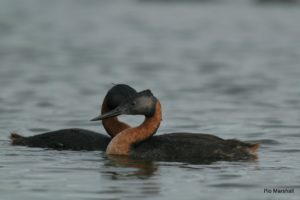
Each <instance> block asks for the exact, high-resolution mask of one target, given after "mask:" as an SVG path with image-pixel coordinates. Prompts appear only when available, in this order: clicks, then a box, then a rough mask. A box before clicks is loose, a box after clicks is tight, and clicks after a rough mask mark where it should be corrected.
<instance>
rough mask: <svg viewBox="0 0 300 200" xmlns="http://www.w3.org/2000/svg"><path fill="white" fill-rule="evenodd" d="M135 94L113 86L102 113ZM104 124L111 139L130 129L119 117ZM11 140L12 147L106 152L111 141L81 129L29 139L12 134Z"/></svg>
mask: <svg viewBox="0 0 300 200" xmlns="http://www.w3.org/2000/svg"><path fill="white" fill-rule="evenodd" d="M134 94H136V91H135V89H133V88H131V87H130V86H128V85H125V84H118V85H115V86H113V87H112V88H111V89H110V90H109V91H108V92H107V94H106V96H105V98H104V100H103V103H102V109H101V113H105V112H108V111H110V110H112V109H114V108H116V107H117V106H118V105H120V104H121V102H122V101H124V100H125V99H126V98H128V97H129V96H131V95H134ZM102 123H103V126H104V128H105V130H106V131H107V133H108V134H109V135H110V136H111V137H114V136H115V135H117V134H118V133H119V132H121V131H122V130H125V129H127V128H129V127H130V126H129V125H127V124H126V123H123V122H121V121H119V120H118V118H117V117H112V118H108V119H106V120H103V121H102ZM10 138H11V143H12V145H19V146H28V147H41V148H50V149H57V150H105V149H106V147H107V145H108V143H109V142H110V140H111V138H110V137H108V136H106V135H103V134H99V133H97V132H94V131H90V130H85V129H79V128H71V129H62V130H57V131H50V132H47V133H42V134H39V135H34V136H29V137H23V136H21V135H18V134H16V133H12V134H11V136H10Z"/></svg>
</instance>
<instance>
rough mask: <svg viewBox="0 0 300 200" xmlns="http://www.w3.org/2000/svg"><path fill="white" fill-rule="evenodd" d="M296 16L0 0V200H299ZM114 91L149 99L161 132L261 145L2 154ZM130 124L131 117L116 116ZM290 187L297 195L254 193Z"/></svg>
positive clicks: (82, 115) (71, 121)
mask: <svg viewBox="0 0 300 200" xmlns="http://www.w3.org/2000/svg"><path fill="white" fill-rule="evenodd" d="M299 19H300V7H299V6H298V5H293V4H291V5H263V6H261V5H258V4H255V3H251V2H250V1H239V2H234V1H226V2H222V3H221V2H219V3H217V2H214V3H187V4H183V3H171V4H168V3H165V4H159V3H141V2H138V1H109V2H108V1H91V0H90V1H33V0H31V1H21V0H20V1H13V0H7V1H1V3H0V91H1V93H0V94H1V95H0V113H1V115H0V131H1V134H0V149H1V150H0V179H1V182H0V199H1V200H2V199H3V200H4V199H5V200H6V199H9V200H10V199H22V200H24V199H25V200H26V199H28V200H29V199H30V200H35V199H38V200H41V199H72V200H74V199H234V200H235V199H236V200H240V199H270V200H271V199H272V200H273V199H274V200H277V199H298V198H299V193H300V181H299V180H300V172H299V167H300V157H299V152H300V147H299V146H300V140H299V136H300V124H299V121H300V113H299V108H300V90H299V88H300V87H299V86H300V80H299V77H300V67H299V63H300V37H299V35H300V26H299ZM112 83H127V84H129V85H131V86H133V87H134V88H136V89H137V90H143V89H146V88H150V89H151V90H152V91H153V93H154V94H155V95H156V96H157V97H158V98H159V99H160V100H161V102H162V105H163V122H162V124H161V127H160V129H159V131H158V134H160V133H165V132H172V131H174V132H177V131H188V132H205V133H214V134H216V135H218V136H220V137H223V138H239V139H241V140H260V141H261V143H262V145H261V148H260V150H259V152H258V154H259V159H258V160H257V161H252V162H216V163H212V164H210V165H192V164H189V163H168V162H145V161H130V160H126V159H124V160H116V159H113V158H108V157H106V156H105V155H104V154H103V152H97V151H96V152H72V151H54V150H43V149H36V148H27V147H15V146H10V144H9V141H8V135H9V133H10V132H11V131H17V132H18V133H21V134H24V135H34V134H37V133H41V132H44V131H48V130H57V129H61V128H70V127H78V128H86V129H90V130H95V131H98V132H102V133H104V129H103V127H102V126H100V125H99V124H97V123H96V124H95V123H91V122H89V121H88V120H89V119H91V118H92V117H95V116H96V115H97V114H99V105H100V102H101V100H102V98H103V96H104V95H105V93H106V91H107V90H108V89H109V88H110V87H111V86H112V85H111V84H112ZM123 119H125V120H126V121H128V122H130V123H131V124H138V123H139V122H140V121H141V118H136V117H125V118H123ZM277 187H290V188H294V191H295V192H294V193H293V194H268V193H264V189H265V188H266V189H269V188H270V189H272V188H277Z"/></svg>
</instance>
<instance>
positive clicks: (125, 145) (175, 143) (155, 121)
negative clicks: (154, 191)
mask: <svg viewBox="0 0 300 200" xmlns="http://www.w3.org/2000/svg"><path fill="white" fill-rule="evenodd" d="M121 114H129V115H144V116H145V121H144V122H143V123H142V124H141V125H139V126H137V127H133V128H128V129H125V130H123V131H122V132H120V133H119V134H118V135H117V136H115V137H114V138H113V139H112V140H111V142H110V143H109V145H108V147H107V149H106V153H107V154H108V155H123V156H129V157H132V158H142V159H148V160H158V161H178V162H212V161H218V160H228V161H233V160H247V159H253V158H256V150H257V148H258V147H259V144H249V143H246V142H241V141H238V140H234V139H222V138H219V137H217V136H214V135H210V134H200V133H199V134H198V133H169V134H163V135H158V136H153V135H154V134H155V132H156V131H157V129H158V127H159V125H160V121H161V105H160V102H159V100H158V99H157V98H156V97H155V96H153V94H152V93H151V91H150V90H145V91H142V92H139V93H137V94H136V95H134V96H132V97H130V98H128V99H127V100H125V101H124V102H123V103H121V104H120V105H119V106H118V107H117V108H115V109H114V110H111V111H109V112H107V113H105V114H103V115H100V116H99V117H97V118H95V119H93V120H105V119H107V118H109V117H115V116H118V115H121Z"/></svg>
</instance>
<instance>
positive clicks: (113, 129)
mask: <svg viewBox="0 0 300 200" xmlns="http://www.w3.org/2000/svg"><path fill="white" fill-rule="evenodd" d="M108 111H110V110H109V108H108V106H107V102H106V99H104V101H103V104H102V108H101V114H104V113H106V112H108ZM102 124H103V127H104V129H105V130H106V132H107V133H108V134H109V135H110V136H111V137H112V138H113V137H115V136H116V135H117V134H118V133H120V132H122V131H123V130H125V129H127V128H130V126H129V125H128V124H126V123H124V122H121V121H119V120H118V118H117V117H111V118H107V119H103V120H102Z"/></svg>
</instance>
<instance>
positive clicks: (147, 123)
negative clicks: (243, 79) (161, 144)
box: [106, 100, 161, 156]
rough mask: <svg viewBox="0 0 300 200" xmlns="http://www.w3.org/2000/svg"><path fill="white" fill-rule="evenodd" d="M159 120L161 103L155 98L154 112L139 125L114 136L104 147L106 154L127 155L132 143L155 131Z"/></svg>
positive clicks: (149, 135) (142, 139) (144, 138)
mask: <svg viewBox="0 0 300 200" xmlns="http://www.w3.org/2000/svg"><path fill="white" fill-rule="evenodd" d="M160 121H161V105H160V102H159V101H158V100H157V103H156V105H155V112H154V114H153V115H152V116H151V117H146V118H145V120H144V122H143V123H142V124H141V125H139V126H137V127H134V128H128V129H125V130H124V131H122V132H121V133H119V134H118V135H117V136H116V137H114V138H113V139H112V140H111V141H110V143H109V145H108V147H107V149H106V154H108V155H124V156H128V155H129V153H130V148H131V146H132V145H134V144H137V143H139V142H142V141H144V140H146V139H147V138H149V137H151V136H152V135H154V134H155V133H156V130H157V129H158V127H159V125H160Z"/></svg>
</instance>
